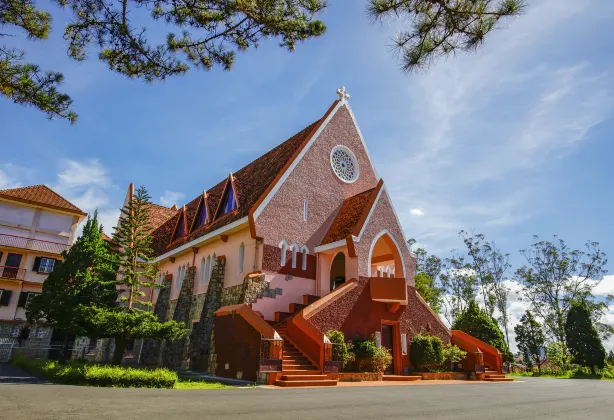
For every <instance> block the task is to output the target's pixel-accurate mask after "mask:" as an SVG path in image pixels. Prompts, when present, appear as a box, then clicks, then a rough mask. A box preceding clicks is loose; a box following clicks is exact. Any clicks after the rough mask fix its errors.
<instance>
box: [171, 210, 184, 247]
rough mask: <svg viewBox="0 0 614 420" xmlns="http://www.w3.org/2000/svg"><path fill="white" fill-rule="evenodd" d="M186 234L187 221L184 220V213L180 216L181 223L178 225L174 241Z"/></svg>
mask: <svg viewBox="0 0 614 420" xmlns="http://www.w3.org/2000/svg"><path fill="white" fill-rule="evenodd" d="M183 235H185V222H184V220H183V214H182V215H181V216H180V217H179V224H178V225H177V229H176V230H175V236H173V241H176V240H177V239H179V238H182V237H183Z"/></svg>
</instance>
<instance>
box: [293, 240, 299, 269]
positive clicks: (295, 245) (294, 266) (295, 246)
mask: <svg viewBox="0 0 614 420" xmlns="http://www.w3.org/2000/svg"><path fill="white" fill-rule="evenodd" d="M297 253H298V245H297V244H294V245H292V268H296V254H297Z"/></svg>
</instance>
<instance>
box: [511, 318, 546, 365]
mask: <svg viewBox="0 0 614 420" xmlns="http://www.w3.org/2000/svg"><path fill="white" fill-rule="evenodd" d="M514 331H515V332H516V344H518V350H520V352H522V354H523V356H524V357H525V359H526V360H525V361H526V363H527V366H531V365H533V364H536V365H537V370H538V371H539V373H541V364H542V362H543V358H544V350H545V349H544V341H545V339H544V332H543V330H542V327H541V325H540V324H539V322H537V321H536V320H535V318H533V314H531V312H530V311H527V312H526V313H525V314H524V315H523V316H522V318H520V323H519V324H518V325H516V326H515V327H514Z"/></svg>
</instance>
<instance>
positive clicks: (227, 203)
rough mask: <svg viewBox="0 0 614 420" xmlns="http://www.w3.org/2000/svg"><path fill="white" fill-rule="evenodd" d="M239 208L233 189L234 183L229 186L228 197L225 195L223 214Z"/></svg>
mask: <svg viewBox="0 0 614 420" xmlns="http://www.w3.org/2000/svg"><path fill="white" fill-rule="evenodd" d="M236 208H237V200H235V194H234V189H233V188H232V183H229V184H228V188H227V189H226V195H224V199H223V201H222V210H221V214H227V213H230V212H231V211H233V210H235V209H236Z"/></svg>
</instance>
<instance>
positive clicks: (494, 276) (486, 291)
mask: <svg viewBox="0 0 614 420" xmlns="http://www.w3.org/2000/svg"><path fill="white" fill-rule="evenodd" d="M460 236H461V237H462V239H463V242H464V243H465V246H466V247H467V253H468V255H469V258H470V265H471V269H472V270H473V272H474V273H475V276H476V279H477V282H478V284H479V285H480V288H481V292H482V296H483V297H484V308H485V309H486V312H487V313H488V314H489V315H490V316H493V314H494V312H495V309H498V310H499V313H500V316H499V318H498V319H497V321H498V322H499V325H500V326H501V328H502V329H503V331H504V332H505V341H506V343H507V346H508V348H509V345H510V340H509V330H508V324H509V315H508V313H507V303H508V295H509V288H508V287H507V286H506V283H505V273H506V272H507V270H508V269H509V268H510V267H511V266H512V265H511V264H510V263H509V254H503V253H502V252H501V250H499V249H498V248H497V246H496V245H495V243H494V242H488V241H486V239H485V237H484V235H482V234H469V233H467V232H465V231H461V232H460Z"/></svg>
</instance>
